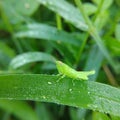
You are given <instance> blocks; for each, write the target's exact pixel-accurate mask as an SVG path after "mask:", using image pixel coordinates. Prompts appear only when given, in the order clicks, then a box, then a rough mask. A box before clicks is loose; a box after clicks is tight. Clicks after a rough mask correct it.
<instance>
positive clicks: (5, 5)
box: [0, 0, 39, 24]
mask: <svg viewBox="0 0 120 120" xmlns="http://www.w3.org/2000/svg"><path fill="white" fill-rule="evenodd" d="M0 6H1V8H2V9H3V11H4V12H5V14H6V16H7V17H8V19H9V21H10V22H11V23H13V24H15V23H18V22H20V21H23V20H25V18H24V17H23V16H30V15H31V14H33V13H34V12H35V10H36V9H37V8H38V7H39V4H38V2H37V1H36V0H20V1H16V0H1V1H0ZM13 18H14V19H13Z"/></svg>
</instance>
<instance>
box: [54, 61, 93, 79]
mask: <svg viewBox="0 0 120 120" xmlns="http://www.w3.org/2000/svg"><path fill="white" fill-rule="evenodd" d="M56 67H57V70H58V72H59V73H60V74H61V75H63V76H62V77H65V76H67V77H70V78H73V79H78V80H88V76H89V75H93V74H94V73H95V71H94V70H91V71H76V70H74V69H72V68H71V67H69V66H68V65H66V64H65V63H63V62H61V61H56Z"/></svg>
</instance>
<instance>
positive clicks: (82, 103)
mask: <svg viewBox="0 0 120 120" xmlns="http://www.w3.org/2000/svg"><path fill="white" fill-rule="evenodd" d="M59 78H60V77H59V76H58V75H57V76H56V75H41V74H37V75H35V74H12V75H1V76H0V99H15V100H34V101H43V102H53V103H57V104H63V105H69V106H74V107H83V108H87V109H92V110H97V111H100V112H105V113H109V114H112V115H115V116H120V90H119V89H117V88H114V87H111V86H109V85H105V84H101V83H97V82H90V81H82V80H74V79H70V78H66V77H65V78H61V80H60V81H59V82H57V80H58V79H59ZM73 82H74V84H73Z"/></svg>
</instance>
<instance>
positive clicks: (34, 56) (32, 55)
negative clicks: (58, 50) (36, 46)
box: [9, 52, 55, 69]
mask: <svg viewBox="0 0 120 120" xmlns="http://www.w3.org/2000/svg"><path fill="white" fill-rule="evenodd" d="M37 61H47V62H55V58H54V57H52V56H51V55H49V54H47V53H43V52H28V53H23V54H20V55H18V56H16V57H15V58H14V59H13V60H12V61H11V62H10V65H9V68H10V69H16V68H18V67H21V66H23V65H25V64H28V63H32V62H37Z"/></svg>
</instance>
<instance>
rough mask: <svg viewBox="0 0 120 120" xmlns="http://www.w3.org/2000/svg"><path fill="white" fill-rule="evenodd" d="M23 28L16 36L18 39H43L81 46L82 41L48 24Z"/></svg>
mask: <svg viewBox="0 0 120 120" xmlns="http://www.w3.org/2000/svg"><path fill="white" fill-rule="evenodd" d="M22 28H24V29H22V30H20V31H19V32H17V33H16V34H15V36H16V37H28V38H39V39H40V38H41V39H46V40H53V41H57V42H64V43H68V44H73V45H76V46H79V44H80V41H79V40H78V39H77V38H75V36H73V35H71V34H70V33H67V32H65V31H61V30H58V29H57V28H55V27H52V26H49V25H46V24H37V23H34V24H28V25H26V26H22Z"/></svg>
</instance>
